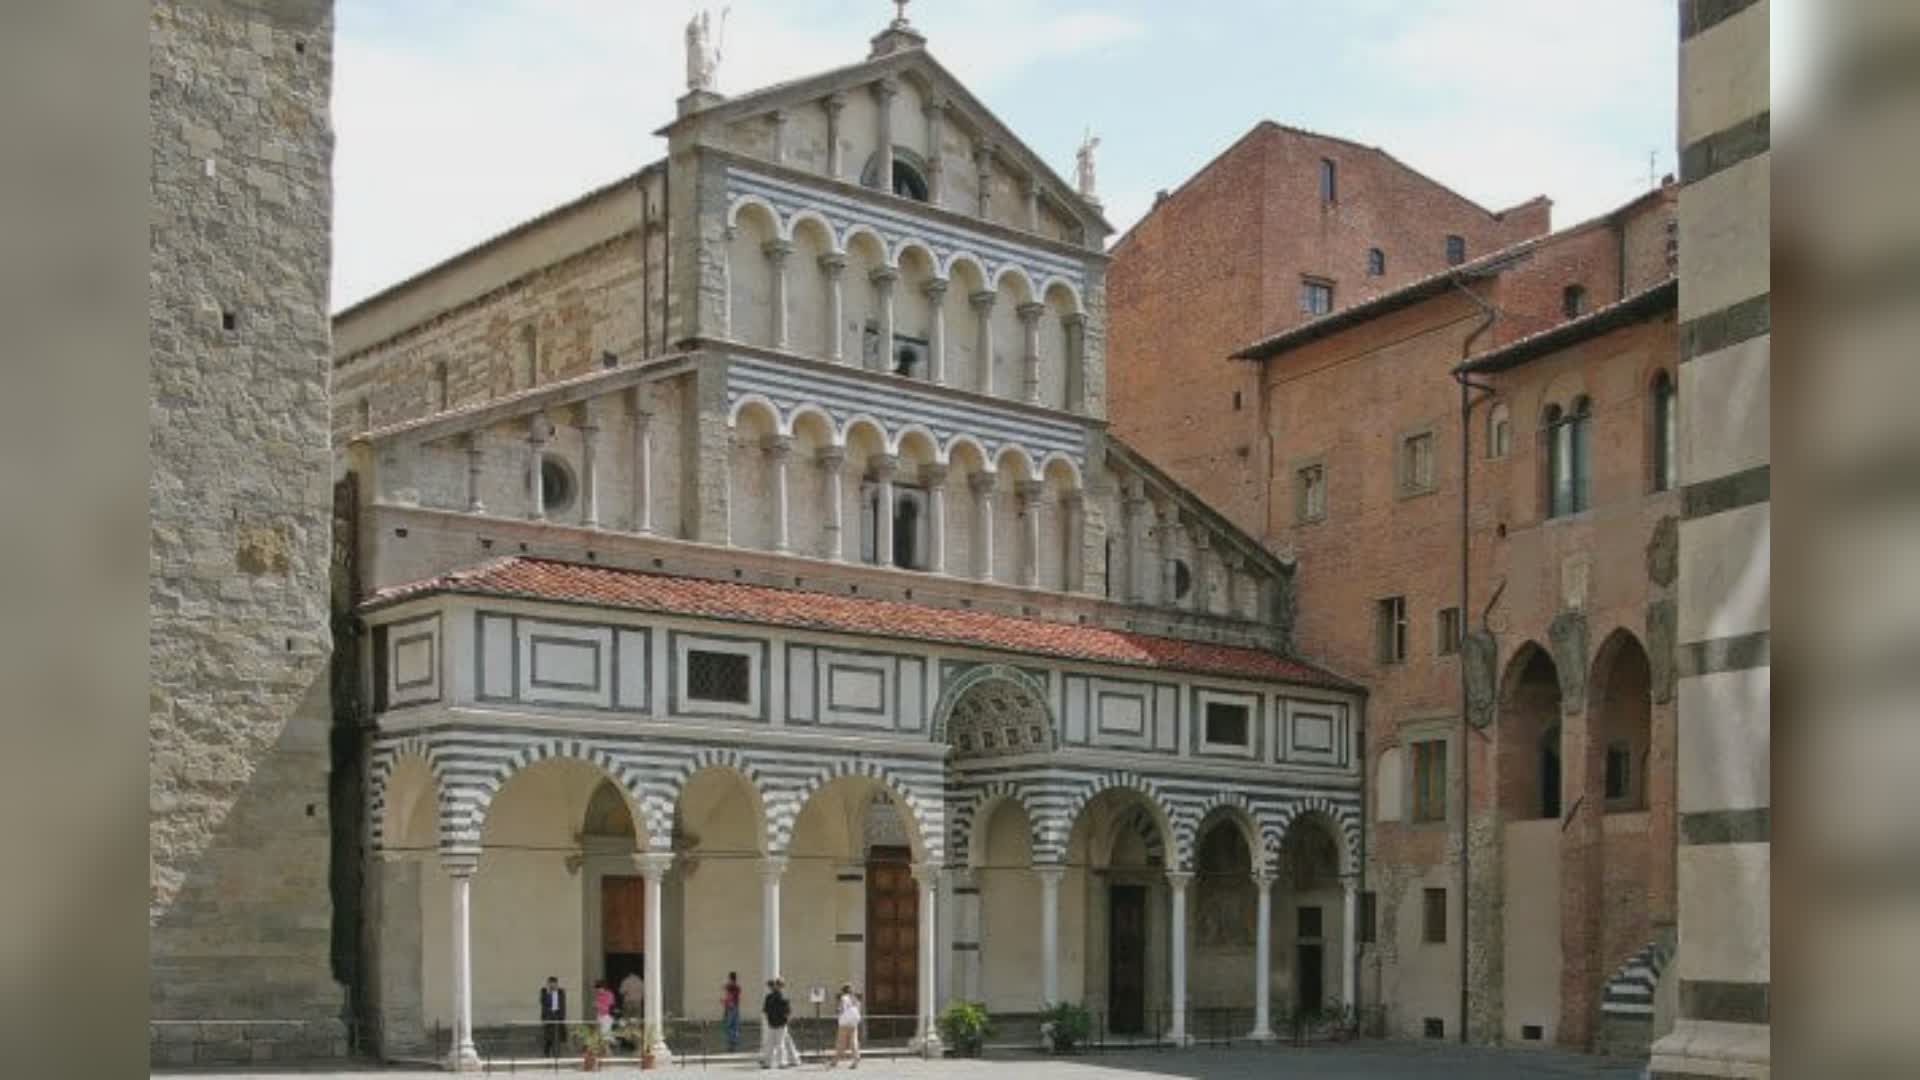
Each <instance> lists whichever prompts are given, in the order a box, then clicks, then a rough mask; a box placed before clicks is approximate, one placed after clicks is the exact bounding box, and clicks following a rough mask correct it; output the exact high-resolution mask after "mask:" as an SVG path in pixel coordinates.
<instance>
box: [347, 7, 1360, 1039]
mask: <svg viewBox="0 0 1920 1080" xmlns="http://www.w3.org/2000/svg"><path fill="white" fill-rule="evenodd" d="M925 45H926V43H925V41H924V39H922V38H921V37H920V35H919V34H918V33H917V32H915V30H914V29H913V28H912V27H911V26H910V25H909V24H908V23H907V22H906V21H905V20H904V19H902V20H896V21H895V22H894V23H893V24H892V25H890V26H889V27H887V28H886V29H885V30H884V31H883V32H882V33H881V34H879V35H878V36H877V37H875V38H874V39H873V43H872V51H871V53H870V55H869V56H868V57H867V58H866V59H865V60H862V61H860V62H858V63H854V64H850V65H848V66H845V67H842V68H838V69H835V70H831V71H828V72H824V73H821V74H819V75H816V76H812V77H808V78H803V79H799V80H795V81H792V82H787V83H782V84H779V85H777V86H773V87H769V88H766V89H763V90H759V91H756V92H752V93H747V94H743V95H738V96H733V97H727V96H723V95H721V94H720V93H718V92H717V91H716V90H715V89H714V67H715V64H714V59H715V58H714V56H713V54H712V50H711V49H710V48H709V47H708V45H707V43H706V41H705V36H704V31H703V29H702V27H701V26H699V25H698V24H696V25H694V26H690V27H689V30H688V50H689V64H688V83H689V91H688V93H687V95H686V96H685V97H684V98H682V99H681V101H680V103H679V110H678V116H677V118H676V119H675V120H674V121H673V122H672V123H670V124H669V125H667V126H666V127H665V128H663V129H662V130H661V132H660V134H661V135H662V136H664V138H665V140H666V144H667V153H666V156H665V158H663V159H662V160H661V161H659V162H657V163H655V164H653V165H650V166H648V167H646V168H644V169H641V170H640V171H638V172H636V173H634V174H632V175H630V176H628V177H625V178H622V179H621V180H619V181H616V182H615V183H613V184H610V185H607V186H606V187H603V188H601V189H599V190H596V191H593V192H589V193H587V194H586V195H584V196H582V197H581V198H580V199H578V200H576V201H574V202H572V203H569V204H567V205H566V206H563V207H560V208H558V209H556V210H554V211H552V212H550V213H548V214H546V215H544V216H542V217H540V218H537V219H534V220H532V221H529V222H527V223H525V224H523V225H522V226H520V227H518V228H516V229H514V230H512V231H510V232H508V233H505V234H503V235H501V236H498V237H495V238H494V239H492V240H489V241H487V242H486V243H484V244H482V245H480V246H478V247H476V248H474V249H472V250H470V251H467V252H464V253H462V254H460V255H458V256H456V257H454V258H453V259H450V260H448V261H447V262H445V263H442V264H440V265H439V266H436V267H434V268H432V269H430V270H428V271H426V272H424V273H422V274H420V275H418V276H416V277H414V278H412V279H410V280H408V281H406V282H403V283H401V284H399V285H396V286H395V287H393V288H391V289H389V290H387V291H385V292H383V293H380V294H378V295H376V296H375V297H373V298H371V299H369V300H367V301H365V302H363V303H361V304H359V305H356V306H355V307H353V308H351V309H349V310H347V311H345V312H342V313H341V314H340V315H339V316H337V318H336V320H335V325H334V343H335V360H334V363H335V367H334V380H333V395H334V416H335V432H334V434H335V440H336V443H337V444H338V445H341V446H343V447H344V450H343V452H342V453H341V454H340V457H339V461H338V463H337V474H338V479H339V481H340V485H339V488H340V491H341V492H342V493H343V495H344V497H343V498H341V499H340V500H339V502H340V506H341V509H340V511H339V514H340V521H341V522H343V524H342V525H340V526H338V527H339V528H341V529H342V532H343V537H342V540H343V543H342V545H341V546H342V549H343V555H342V560H343V564H344V565H347V566H349V567H350V573H349V574H348V577H349V578H350V579H351V580H350V584H349V587H347V588H345V589H343V590H342V591H341V593H340V595H341V596H342V597H343V599H341V600H340V601H339V602H340V603H342V604H344V605H348V606H350V609H351V613H352V614H353V615H354V616H355V617H356V618H357V620H358V623H357V625H358V626H359V628H360V630H361V633H360V638H359V644H358V649H359V655H358V657H357V661H356V662H357V665H358V669H359V672H360V676H361V677H360V680H359V692H360V693H361V695H362V696H363V697H364V702H365V717H366V723H367V727H368V730H369V731H370V736H369V743H368V747H367V750H366V759H365V763H364V764H365V768H366V775H367V778H368V782H367V813H366V818H367V837H366V839H367V843H368V846H369V848H370V850H371V852H372V858H373V860H374V861H373V862H372V864H371V866H370V868H369V871H368V881H367V891H366V897H365V922H366V926H367V939H368V941H367V948H366V950H365V951H366V956H367V958H368V960H369V962H370V966H371V972H370V974H369V976H368V980H367V988H368V990H369V994H370V1002H369V1010H370V1012H371V1013H372V1015H374V1016H375V1017H377V1020H378V1029H379V1040H380V1045H381V1049H382V1050H383V1051H384V1052H385V1053H386V1054H387V1055H388V1056H407V1055H414V1054H424V1053H432V1054H435V1055H446V1056H447V1057H448V1058H449V1060H450V1061H451V1063H452V1064H454V1065H455V1066H467V1065H471V1064H474V1063H475V1062H477V1061H478V1059H479V1057H480V1055H481V1053H482V1052H483V1051H485V1050H486V1048H487V1044H488V1042H489V1040H499V1041H501V1042H502V1044H503V1045H504V1044H505V1043H506V1042H511V1040H512V1039H513V1038H514V1035H513V1032H514V1031H515V1030H516V1026H518V1027H520V1028H524V1029H526V1030H528V1031H531V1030H533V1027H534V1025H533V1022H534V1021H536V1020H537V1013H536V1012H535V1010H534V1008H533V1003H534V1000H535V994H534V991H535V989H536V988H537V987H538V986H539V985H540V984H541V983H543V982H544V980H545V979H546V978H547V977H548V976H555V977H557V978H558V979H559V980H560V981H561V983H562V985H563V986H565V987H566V988H567V989H568V990H569V991H570V992H571V994H570V996H571V999H572V1001H573V1002H575V1003H576V1006H575V1008H576V1013H575V1015H576V1016H578V1015H579V1013H580V1010H581V1009H582V1007H583V1005H584V1003H585V1002H587V1001H588V1000H590V987H591V986H592V985H593V983H594V982H595V981H596V980H601V979H604V980H606V981H607V982H608V983H609V984H610V985H615V986H618V985H620V984H622V983H623V982H626V983H627V985H628V986H630V987H631V986H634V985H635V984H633V983H631V982H628V981H627V976H628V975H633V976H635V977H637V978H638V979H639V983H638V986H640V987H643V988H644V989H643V990H639V991H637V993H636V994H630V995H629V996H639V997H640V998H642V1000H641V1001H625V1002H623V1011H625V1012H627V1013H629V1014H641V1015H644V1016H645V1018H646V1020H645V1031H646V1041H647V1043H648V1045H649V1046H650V1048H651V1049H652V1050H653V1051H654V1052H655V1054H656V1055H657V1056H665V1055H670V1054H672V1053H673V1052H674V1051H675V1050H676V1049H677V1048H676V1046H675V1043H676V1042H680V1041H681V1040H683V1039H686V1038H689V1037H691V1036H689V1035H688V1034H687V1032H689V1031H691V1030H693V1028H692V1027H690V1026H689V1024H690V1022H697V1021H703V1020H709V1019H712V1018H714V1017H717V1016H718V1014H719V1009H720V1006H719V990H720V986H721V984H722V983H723V981H724V980H725V978H726V976H727V974H728V973H729V972H738V973H739V975H740V981H741V982H742V984H743V985H745V986H746V987H747V988H748V997H749V1001H752V1000H755V997H756V993H755V991H756V988H757V987H759V986H760V984H761V982H762V981H763V980H764V979H767V978H771V977H773V976H775V975H779V976H782V977H784V978H785V979H786V980H787V983H788V986H789V990H790V992H795V991H798V992H800V993H802V994H804V992H805V990H806V989H809V988H812V987H816V986H824V987H837V986H838V985H839V984H840V983H842V982H852V983H854V984H855V985H856V986H858V987H861V988H862V989H863V992H864V993H865V995H866V999H867V1012H868V1014H869V1016H870V1017H874V1018H893V1019H894V1022H896V1023H897V1025H898V1027H899V1029H900V1030H901V1031H902V1032H903V1033H904V1032H906V1031H911V1032H912V1033H913V1040H914V1043H915V1044H916V1045H918V1046H920V1047H922V1048H925V1049H928V1050H932V1049H935V1048H937V1047H938V1042H939V1036H938V1033H937V1029H936V1025H935V1024H934V1017H935V1016H936V1014H937V1012H938V1010H939V1009H940V1008H941V1007H942V1006H943V1005H944V1004H945V1003H947V1002H949V1001H953V1000H960V999H964V1000H974V1001H983V1002H985V1003H986V1004H987V1006H988V1008H989V1009H990V1010H991V1011H992V1012H994V1013H995V1014H998V1015H1019V1014H1031V1013H1036V1012H1038V1011H1040V1010H1041V1009H1042V1008H1043V1007H1044V1006H1045V1005H1047V1004H1048V1003H1052V1002H1061V1001H1072V1002H1081V1003H1084V1004H1086V1005H1087V1006H1088V1007H1089V1008H1091V1009H1093V1010H1094V1011H1095V1012H1096V1014H1098V1016H1099V1017H1100V1023H1101V1024H1102V1025H1103V1026H1104V1028H1105V1029H1106V1030H1109V1031H1112V1032H1114V1033H1139V1034H1142V1035H1148V1036H1155V1037H1164V1038H1167V1039H1170V1040H1171V1041H1174V1042H1176V1043H1180V1042H1184V1041H1187V1040H1189V1039H1190V1038H1191V1037H1192V1035H1193V1034H1194V1032H1195V1031H1196V1030H1197V1029H1199V1028H1200V1027H1202V1026H1205V1025H1209V1024H1211V1025H1216V1026H1218V1025H1231V1026H1233V1027H1234V1032H1235V1034H1236V1035H1238V1036H1246V1035H1253V1036H1255V1037H1266V1036H1269V1035H1270V1034H1271V1031H1272V1030H1273V1029H1274V1028H1275V1027H1277V1026H1279V1023H1280V1019H1281V1017H1282V1015H1283V1014H1284V1012H1285V1011H1296V1012H1305V1011H1312V1010H1315V1009H1323V1008H1326V1007H1330V1006H1333V1005H1335V1004H1337V1003H1341V1002H1351V1001H1352V1000H1353V995H1354V988H1355V952H1354V939H1355V931H1356V928H1357V918H1356V912H1355V897H1356V885H1357V868H1358V866H1359V865H1360V861H1361V858H1362V843H1363V838H1362V835H1361V824H1360V821H1361V819H1360V806H1361V796H1360V788H1361V783H1362V780H1361V776H1362V769H1361V766H1360V762H1361V760H1362V755H1361V748H1360V745H1359V742H1360V732H1361V731H1362V724H1363V719H1364V717H1363V709H1364V707H1365V696H1364V692H1363V691H1362V689H1361V688H1360V687H1359V686H1358V685H1356V684H1354V683H1352V682H1350V681H1348V680H1346V679H1344V678H1341V677H1340V676H1338V675H1335V674H1333V673H1331V672H1329V671H1326V670H1324V669H1322V668H1319V667H1316V666H1314V665H1313V664H1311V663H1308V662H1306V661H1304V660H1302V659H1301V658H1300V653H1299V651H1298V650H1297V646H1296V643H1295V642H1294V641H1293V637H1292V633H1291V627H1292V625H1293V621H1294V617H1293V595H1294V583H1293V573H1294V571H1293V566H1292V565H1291V564H1290V563H1288V562H1285V561H1283V560H1281V559H1278V558H1276V557H1275V556H1274V555H1272V554H1271V553H1269V552H1268V551H1267V550H1265V549H1264V548H1263V547H1262V546H1261V544H1260V543H1259V542H1258V540H1257V539H1255V538H1253V537H1250V536H1248V535H1246V534H1245V533H1243V532H1241V531H1240V530H1239V529H1238V528H1236V527H1235V526H1234V525H1232V524H1231V523H1230V522H1229V521H1228V520H1227V519H1226V518H1225V517H1223V516H1222V515H1220V514H1219V513H1217V512H1215V511H1214V510H1213V509H1211V508H1210V507H1208V506H1207V505H1205V504H1204V503H1202V502H1201V501H1200V500H1199V499H1197V498H1196V497H1194V496H1193V495H1192V494H1191V493H1190V492H1188V491H1186V490H1185V489H1184V488H1182V487H1181V486H1180V485H1179V484H1177V483H1175V482H1174V481H1172V480H1171V479H1170V478H1169V477H1167V476H1166V475H1165V474H1164V473H1162V472H1161V471H1160V470H1158V469H1157V468H1155V467H1154V465H1153V464H1152V463H1151V462H1149V461H1148V460H1146V459H1145V458H1143V457H1142V456H1140V455H1139V454H1137V453H1135V452H1133V451H1132V450H1130V449H1129V448H1128V447H1126V446H1125V445H1124V444H1122V443H1121V442H1119V441H1118V440H1116V439H1114V438H1112V437H1111V436H1110V435H1109V433H1108V430H1107V421H1106V396H1105V385H1106V377H1105V364H1104V357H1105V355H1106V305H1105V299H1104V293H1105V283H1104V278H1105V271H1106V265H1107V258H1106V255H1105V254H1104V252H1103V244H1104V241H1105V239H1106V237H1107V235H1108V232H1109V228H1108V226H1107V224H1106V222H1105V221H1104V220H1103V218H1102V217H1101V214H1100V210H1099V205H1098V202H1097V200H1096V199H1095V198H1094V192H1093V186H1094V180H1093V161H1092V145H1091V143H1089V144H1088V145H1087V146H1085V147H1083V148H1082V152H1081V155H1080V161H1079V163H1078V168H1077V176H1076V178H1075V182H1072V183H1069V182H1068V181H1066V180H1064V179H1062V178H1061V177H1060V176H1058V175H1057V174H1056V173H1055V172H1054V171H1053V170H1052V169H1051V168H1049V166H1048V165H1047V164H1046V162H1045V161H1044V160H1043V159H1042V158H1041V157H1040V156H1039V155H1038V154H1036V153H1034V152H1033V151H1032V150H1030V149H1029V148H1028V147H1026V146H1025V145H1024V144H1023V143H1021V141H1020V140H1019V139H1018V138H1017V137H1016V136H1015V135H1014V134H1013V133H1012V132H1010V131H1008V130H1007V129H1006V128H1005V127H1004V126H1003V125H1002V124H1001V123H1000V121H999V120H997V119H996V118H995V117H994V116H993V115H992V114H991V113H990V112H989V111H988V110H987V109H986V108H985V107H984V106H982V105H981V103H980V102H979V101H978V100H977V99H975V98H974V97H973V96H972V95H971V94H970V93H969V92H968V91H967V90H966V88H965V87H964V86H963V85H962V84H961V83H960V82H959V81H958V80H957V79H955V77H954V76H953V75H952V74H951V73H949V72H948V71H947V70H946V69H945V68H944V67H942V66H941V65H940V64H939V63H938V62H937V61H936V60H934V58H933V57H932V55H931V54H930V53H929V52H928V51H927V49H926V47H925ZM623 993H627V992H626V991H623ZM802 1000H803V1001H804V997H803V998H802Z"/></svg>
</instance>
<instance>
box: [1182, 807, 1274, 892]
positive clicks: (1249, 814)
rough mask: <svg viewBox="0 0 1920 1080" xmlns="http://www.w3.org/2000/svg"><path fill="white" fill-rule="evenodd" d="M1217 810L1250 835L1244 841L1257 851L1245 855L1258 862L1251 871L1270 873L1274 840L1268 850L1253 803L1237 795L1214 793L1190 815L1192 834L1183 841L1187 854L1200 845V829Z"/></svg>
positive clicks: (1265, 834) (1266, 840) (1263, 826)
mask: <svg viewBox="0 0 1920 1080" xmlns="http://www.w3.org/2000/svg"><path fill="white" fill-rule="evenodd" d="M1220 810H1227V811H1232V812H1233V813H1234V814H1235V815H1236V816H1238V817H1239V818H1240V821H1241V824H1243V825H1245V826H1246V827H1247V828H1248V829H1251V830H1252V831H1253V835H1252V836H1250V837H1247V840H1248V842H1249V845H1250V846H1251V847H1255V848H1257V850H1255V851H1250V852H1249V854H1251V855H1254V856H1255V857H1256V858H1257V859H1258V862H1257V863H1256V865H1255V866H1254V870H1255V871H1257V872H1261V873H1271V872H1272V871H1273V869H1274V867H1275V865H1277V864H1276V858H1277V856H1278V852H1279V840H1278V837H1277V836H1275V837H1274V838H1273V840H1272V841H1271V846H1269V839H1268V837H1269V831H1268V829H1267V828H1266V824H1265V822H1263V821H1262V820H1261V818H1260V814H1259V813H1258V812H1257V811H1255V810H1254V808H1253V800H1251V799H1249V798H1247V797H1246V796H1245V795H1242V794H1241V793H1240V792H1237V791H1219V792H1215V793H1214V795H1213V796H1212V797H1210V798H1209V799H1207V801H1206V802H1204V803H1202V804H1201V805H1200V807H1199V808H1198V809H1197V810H1196V811H1195V812H1194V815H1193V832H1192V835H1191V836H1190V837H1189V839H1188V841H1187V845H1188V850H1189V851H1193V850H1197V846H1198V844H1199V843H1200V826H1202V825H1204V824H1206V822H1207V818H1209V817H1211V816H1213V814H1214V813H1215V812H1216V811H1220Z"/></svg>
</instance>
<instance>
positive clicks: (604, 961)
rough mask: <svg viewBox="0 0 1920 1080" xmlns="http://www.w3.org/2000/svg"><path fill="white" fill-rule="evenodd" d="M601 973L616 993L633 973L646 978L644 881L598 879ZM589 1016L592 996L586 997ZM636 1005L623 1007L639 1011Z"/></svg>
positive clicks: (625, 877)
mask: <svg viewBox="0 0 1920 1080" xmlns="http://www.w3.org/2000/svg"><path fill="white" fill-rule="evenodd" d="M600 972H601V977H602V978H605V979H606V980H607V985H608V986H609V987H610V988H612V989H613V991H614V993H615V994H618V993H619V992H620V980H622V979H624V978H626V977H627V973H628V972H632V973H634V974H636V975H638V976H640V977H641V978H642V979H645V978H646V977H647V879H646V878H643V877H638V876H613V875H610V876H608V877H603V878H601V879H600ZM585 1000H586V1006H585V1007H586V1009H587V1010H588V1015H591V1013H592V1009H593V996H592V995H591V994H588V995H587V996H586V998H585ZM639 1005H640V1003H639V1002H637V1001H636V1002H633V1003H632V1004H631V1005H629V1004H628V1003H626V1002H621V1006H622V1008H630V1009H632V1010H633V1011H636V1012H637V1011H638V1009H639Z"/></svg>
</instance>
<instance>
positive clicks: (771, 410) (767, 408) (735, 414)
mask: <svg viewBox="0 0 1920 1080" xmlns="http://www.w3.org/2000/svg"><path fill="white" fill-rule="evenodd" d="M748 410H753V411H755V412H762V413H765V414H766V418H767V430H768V431H772V432H782V433H784V432H785V431H787V430H788V428H787V426H786V425H785V424H784V423H782V422H781V419H780V407H779V406H777V405H775V404H774V403H773V402H772V401H771V400H770V399H768V398H767V397H766V396H765V395H763V394H742V395H740V398H739V400H737V401H735V402H734V403H733V407H732V408H731V409H728V410H727V426H728V427H730V428H732V427H739V426H740V418H741V417H742V416H743V415H745V414H746V413H747V411H748Z"/></svg>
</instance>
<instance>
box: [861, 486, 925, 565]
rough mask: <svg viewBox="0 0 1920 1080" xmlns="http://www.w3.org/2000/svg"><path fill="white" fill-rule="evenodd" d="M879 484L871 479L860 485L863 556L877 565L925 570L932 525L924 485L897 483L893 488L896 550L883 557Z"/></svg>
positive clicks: (894, 541) (894, 545)
mask: <svg viewBox="0 0 1920 1080" xmlns="http://www.w3.org/2000/svg"><path fill="white" fill-rule="evenodd" d="M879 514H880V485H878V484H875V483H872V482H868V483H866V484H863V485H861V488H860V558H861V560H862V561H863V562H867V563H870V564H874V565H885V566H897V567H899V568H901V569H902V570H925V569H926V568H927V561H928V559H929V558H930V556H929V554H928V549H927V544H928V536H927V530H928V528H929V518H928V501H927V493H926V490H925V489H923V488H918V487H910V486H908V485H905V484H895V485H894V487H893V514H892V517H893V549H892V550H891V551H888V552H886V553H885V555H886V557H885V558H882V557H881V555H882V552H881V551H880V526H879Z"/></svg>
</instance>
